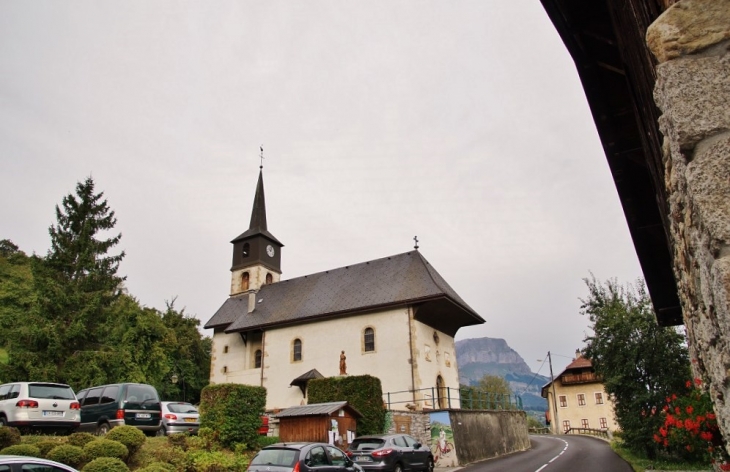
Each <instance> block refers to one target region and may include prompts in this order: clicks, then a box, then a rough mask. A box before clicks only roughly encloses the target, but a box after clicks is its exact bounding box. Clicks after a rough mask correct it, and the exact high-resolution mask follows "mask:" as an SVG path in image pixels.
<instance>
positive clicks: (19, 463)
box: [0, 455, 79, 472]
mask: <svg viewBox="0 0 730 472" xmlns="http://www.w3.org/2000/svg"><path fill="white" fill-rule="evenodd" d="M25 470H37V471H43V472H79V471H78V470H76V469H74V468H73V467H70V466H67V465H66V464H61V463H59V462H54V461H49V460H48V459H39V458H38V457H26V456H4V455H0V472H6V471H7V472H21V471H25Z"/></svg>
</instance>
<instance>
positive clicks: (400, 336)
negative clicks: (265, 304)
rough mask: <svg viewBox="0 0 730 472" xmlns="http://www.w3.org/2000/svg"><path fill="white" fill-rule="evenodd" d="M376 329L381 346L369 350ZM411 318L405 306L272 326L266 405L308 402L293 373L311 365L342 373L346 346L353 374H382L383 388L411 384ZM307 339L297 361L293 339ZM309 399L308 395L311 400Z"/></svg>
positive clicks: (267, 350) (323, 371)
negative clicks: (367, 334)
mask: <svg viewBox="0 0 730 472" xmlns="http://www.w3.org/2000/svg"><path fill="white" fill-rule="evenodd" d="M368 327H369V328H372V329H373V330H374V332H375V351H373V352H365V346H364V341H363V333H364V331H365V329H366V328H368ZM408 330H409V321H408V312H407V309H405V308H400V309H394V310H387V311H383V312H376V313H368V314H364V315H356V316H349V317H345V318H337V319H331V320H327V321H319V322H315V323H308V324H303V325H297V326H291V327H284V328H278V329H272V330H269V331H267V332H266V337H265V341H264V344H265V348H264V366H265V367H264V386H265V387H266V389H267V399H266V408H267V409H276V408H287V407H290V406H295V405H300V404H302V401H303V397H302V392H301V390H300V389H299V388H298V387H290V386H289V384H290V383H291V381H292V380H293V379H295V378H296V377H299V376H300V375H302V374H304V373H306V372H307V371H309V370H311V369H317V370H318V371H319V372H320V373H321V374H322V375H324V376H325V377H332V376H337V375H339V373H340V370H339V361H340V352H341V351H345V355H346V356H347V361H346V362H347V374H348V375H365V374H367V375H372V376H374V377H378V378H379V379H380V381H381V383H382V386H383V392H388V391H392V392H395V391H402V390H409V389H411V388H412V387H411V385H412V384H411V382H412V377H411V367H410V362H409V361H410V345H409V334H408ZM295 339H300V340H301V341H302V360H301V361H292V345H293V342H294V340H295ZM305 402H306V401H305Z"/></svg>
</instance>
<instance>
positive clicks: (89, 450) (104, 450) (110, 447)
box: [84, 438, 129, 461]
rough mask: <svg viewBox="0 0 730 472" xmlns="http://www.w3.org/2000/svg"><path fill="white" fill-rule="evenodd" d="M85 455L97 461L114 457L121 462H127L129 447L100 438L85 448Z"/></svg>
mask: <svg viewBox="0 0 730 472" xmlns="http://www.w3.org/2000/svg"><path fill="white" fill-rule="evenodd" d="M84 453H85V454H86V457H87V458H88V459H91V460H92V461H93V459H97V458H99V457H114V458H117V459H119V460H122V461H123V460H125V459H126V458H127V456H128V455H129V450H128V449H127V446H125V445H124V444H122V443H120V442H118V441H112V440H111V439H106V438H100V439H96V440H94V441H91V442H90V443H87V444H86V446H84Z"/></svg>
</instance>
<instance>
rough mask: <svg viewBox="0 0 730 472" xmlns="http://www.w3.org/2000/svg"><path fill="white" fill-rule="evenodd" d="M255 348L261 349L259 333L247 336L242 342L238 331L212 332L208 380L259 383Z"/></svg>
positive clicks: (259, 376)
mask: <svg viewBox="0 0 730 472" xmlns="http://www.w3.org/2000/svg"><path fill="white" fill-rule="evenodd" d="M257 349H261V335H260V334H257V335H253V336H249V338H248V339H247V342H246V343H245V344H244V342H243V339H242V338H241V335H240V334H238V333H232V334H226V333H224V332H218V333H214V334H213V348H212V352H211V368H210V382H211V383H242V384H246V385H261V369H260V368H258V369H257V368H256V367H255V366H254V362H255V361H254V353H255V352H256V350H257Z"/></svg>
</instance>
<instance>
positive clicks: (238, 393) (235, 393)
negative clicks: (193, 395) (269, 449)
mask: <svg viewBox="0 0 730 472" xmlns="http://www.w3.org/2000/svg"><path fill="white" fill-rule="evenodd" d="M265 407H266V389H265V388H263V387H253V386H250V385H240V384H215V385H208V386H207V387H205V388H203V390H202V391H201V392H200V426H201V428H211V429H212V430H213V431H215V432H216V435H217V440H218V441H219V442H220V443H221V444H222V445H223V446H225V447H227V448H230V449H233V447H234V445H235V444H247V445H251V446H253V445H255V444H256V439H257V438H258V430H259V427H260V426H261V415H263V414H264V408H265Z"/></svg>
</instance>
